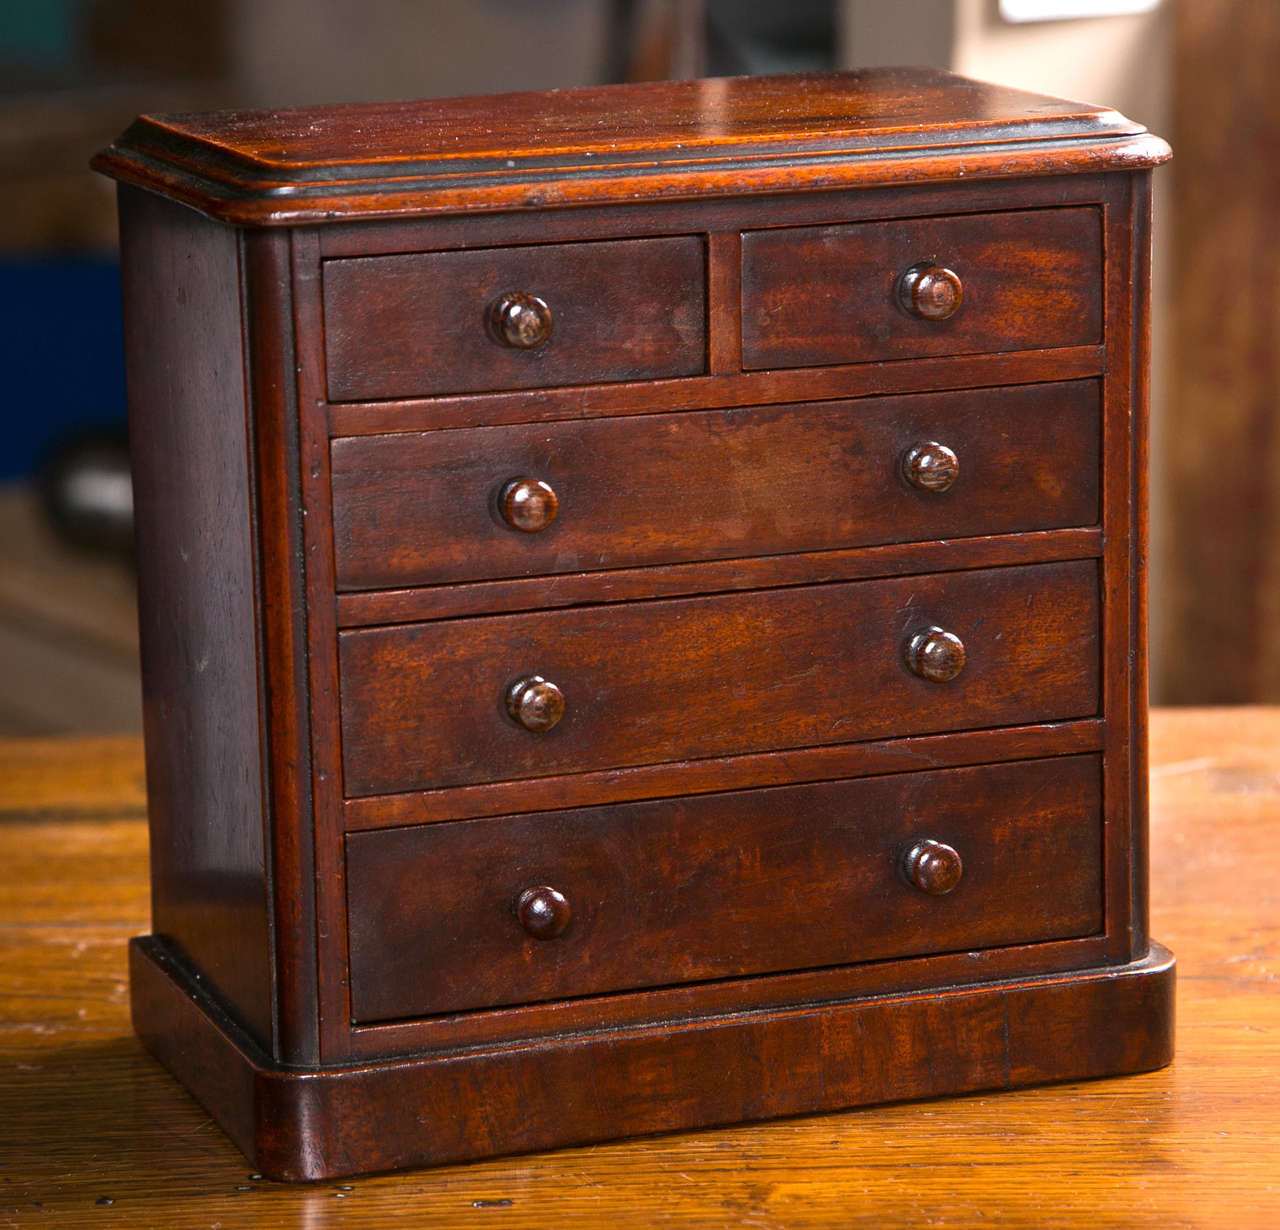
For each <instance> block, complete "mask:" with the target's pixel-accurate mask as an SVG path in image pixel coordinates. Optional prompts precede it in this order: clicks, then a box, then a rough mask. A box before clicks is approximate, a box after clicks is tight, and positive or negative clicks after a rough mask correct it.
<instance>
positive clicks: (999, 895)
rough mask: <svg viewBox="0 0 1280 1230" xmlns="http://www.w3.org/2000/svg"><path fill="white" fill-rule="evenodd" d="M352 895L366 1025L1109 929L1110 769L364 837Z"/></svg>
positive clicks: (1016, 766)
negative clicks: (952, 877) (918, 879)
mask: <svg viewBox="0 0 1280 1230" xmlns="http://www.w3.org/2000/svg"><path fill="white" fill-rule="evenodd" d="M922 842H937V843H940V844H941V845H943V846H946V847H948V848H949V852H950V853H954V855H956V856H958V860H959V861H958V870H959V882H958V883H957V884H955V886H954V887H951V888H950V889H949V891H945V892H943V893H941V894H940V895H934V893H931V892H927V891H925V890H924V889H923V888H921V887H917V885H916V883H914V882H913V880H912V879H911V878H910V869H909V862H908V856H909V854H910V852H912V851H913V850H915V849H916V848H917V846H918V844H919V843H922ZM932 849H933V850H935V851H936V850H937V847H932ZM950 853H947V852H943V855H942V856H943V857H944V858H949V857H950ZM933 857H935V858H937V857H938V855H937V854H935V855H934V856H933ZM956 866H957V865H956V864H955V863H954V862H953V863H942V870H943V872H944V873H945V872H954V871H955V870H956ZM926 882H928V881H926ZM347 887H348V898H349V900H348V925H349V928H350V941H351V946H350V952H351V997H352V1009H353V1013H354V1015H355V1017H356V1019H357V1020H384V1019H389V1018H396V1017H407V1016H420V1015H427V1014H430V1013H436V1012H451V1011H456V1010H460V1009H468V1008H485V1007H491V1006H495V1005H499V1004H514V1003H524V1002H529V1001H533V1000H545V999H558V998H563V997H567V996H573V995H587V994H592V993H596V992H603V991H618V990H626V989H629V988H638V987H649V986H661V985H664V984H671V983H680V982H690V981H694V980H698V979H708V978H727V977H737V976H741V975H746V974H762V973H768V972H771V971H777V970H790V969H806V968H813V967H817V966H830V965H842V964H846V963H850V962H856V961H872V960H882V959H885V958H889V957H907V956H918V955H923V954H926V953H937V952H948V951H957V950H968V949H975V948H988V947H994V946H998V945H1008V944H1026V943H1034V942H1036V941H1041V940H1052V939H1066V938H1071V937H1075V936H1082V935H1090V934H1094V933H1096V932H1098V931H1099V930H1100V929H1101V926H1102V824H1101V816H1100V761H1099V758H1098V757H1097V756H1070V757H1062V758H1058V759H1053V760H1038V761H1027V762H1022V763H1012V764H1001V765H987V766H981V767H977V768H964V769H949V770H939V771H933V772H924V773H907V774H902V775H899V776H892V777H878V778H867V779H863V780H858V781H841V782H825V783H821V784H817V785H805V786H787V787H777V788H773V789H765V790H753V791H746V792H738V793H732V794H718V795H704V796H701V797H695V798H685V799H664V800H660V801H656V802H644V803H630V804H625V805H620V806H612V807H596V808H590V809H583V810H579V811H564V812H552V813H546V814H541V815H534V816H511V817H501V818H498V819H492V820H470V821H464V822H459V823H447V824H435V825H424V826H421V827H418V828H411V829H397V830H390V831H385V832H377V833H356V834H352V835H350V836H348V838H347ZM931 887H932V888H933V889H934V890H935V892H936V890H938V889H945V888H946V887H947V885H946V882H945V881H938V880H934V881H933V882H931ZM530 890H532V891H530ZM538 890H541V892H539V891H538ZM548 890H550V891H548ZM552 894H554V896H553V895H552ZM521 905H523V906H524V918H523V920H522V917H521V909H520V907H521Z"/></svg>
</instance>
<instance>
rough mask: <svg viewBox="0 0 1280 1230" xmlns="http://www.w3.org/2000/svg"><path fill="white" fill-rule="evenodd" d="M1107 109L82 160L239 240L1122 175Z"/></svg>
mask: <svg viewBox="0 0 1280 1230" xmlns="http://www.w3.org/2000/svg"><path fill="white" fill-rule="evenodd" d="M1166 157H1168V147H1167V146H1165V144H1164V142H1162V141H1160V140H1159V138H1157V137H1153V136H1151V135H1150V134H1149V133H1147V131H1146V130H1145V129H1144V128H1143V127H1142V126H1141V125H1138V124H1134V123H1132V122H1131V121H1129V120H1127V119H1125V118H1124V117H1123V116H1122V115H1120V114H1118V113H1117V112H1115V111H1112V110H1109V109H1107V108H1102V107H1094V106H1089V105H1087V104H1083V103H1076V102H1070V101H1067V100H1064V99H1057V98H1049V97H1045V96H1042V95H1038V94H1031V93H1027V92H1026V91H1022V90H1015V89H1010V88H1008V87H1004V86H997V85H988V84H986V83H983V82H978V81H972V80H969V79H968V78H964V77H957V76H954V75H953V74H950V73H946V72H943V71H942V70H939V69H929V68H909V69H864V70H859V71H855V72H844V73H804V74H794V75H786V76H776V77H737V78H721V79H710V80H702V81H665V82H654V83H643V84H637V85H621V86H597V87H590V88H585V89H573V90H552V91H547V92H541V93H526V94H504V95H496V96H487V97H486V96H474V97H463V98H453V99H437V100H424V101H417V102H398V103H358V104H353V103H348V104H338V105H334V106H321V107H303V108H294V109H289V110H280V111H222V112H211V113H206V114H193V115H144V116H140V117H139V118H138V119H137V120H136V121H135V122H134V123H133V124H132V125H131V126H130V127H129V128H128V129H127V130H126V131H125V133H124V134H123V135H122V136H121V137H120V138H119V139H118V140H117V141H116V142H115V143H113V144H112V145H111V146H110V147H108V148H107V149H106V150H104V151H103V152H102V153H100V154H99V155H98V156H97V157H96V158H95V159H94V162H93V165H94V166H95V168H96V169H98V170H100V171H102V172H104V173H105V174H108V175H112V176H114V177H115V178H117V179H120V180H123V181H125V182H128V183H132V184H135V185H137V186H140V187H144V188H148V189H150V190H152V191H155V192H160V193H162V194H164V195H167V196H171V197H174V198H176V199H178V200H181V201H184V202H185V203H186V204H189V205H192V206H194V207H195V208H197V209H199V210H201V211H202V212H204V213H207V214H209V215H210V216H212V217H215V218H218V219H221V220H223V221H226V222H231V223H236V224H241V225H257V226H263V225H285V224H295V223H304V222H322V221H341V220H346V219H351V218H356V217H395V216H421V215H425V214H431V213H440V212H459V211H463V210H469V209H495V208H508V209H509V208H530V207H545V206H548V205H557V204H587V203H597V202H605V201H611V200H633V201H634V200H635V199H637V198H638V197H654V198H662V199H673V198H685V199H688V198H692V197H699V196H708V195H712V196H721V195H737V194H739V193H742V192H760V191H786V190H801V189H805V188H824V187H860V186H870V185H873V184H874V185H884V184H886V183H893V182H907V181H910V182H916V181H920V180H939V179H950V178H963V177H974V178H979V177H998V176H1008V175H1039V174H1056V173H1060V172H1068V171H1075V170H1089V171H1097V170H1108V169H1133V168H1137V167H1142V166H1152V165H1155V164H1156V163H1158V162H1161V161H1163V160H1164V159H1165V158H1166Z"/></svg>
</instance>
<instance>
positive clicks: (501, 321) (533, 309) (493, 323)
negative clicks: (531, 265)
mask: <svg viewBox="0 0 1280 1230" xmlns="http://www.w3.org/2000/svg"><path fill="white" fill-rule="evenodd" d="M489 327H490V328H491V329H492V330H493V335H494V337H496V338H497V339H498V341H500V342H501V343H502V344H503V345H504V346H514V347H515V348H516V349H517V350H532V349H533V348H534V347H535V346H541V345H542V344H543V342H545V341H546V340H547V339H548V338H549V337H550V336H551V309H550V308H549V307H548V306H547V304H546V301H545V300H542V299H539V298H538V296H537V295H527V294H525V293H524V291H520V290H513V291H508V292H507V293H506V294H505V295H500V296H499V297H498V298H497V299H495V300H494V301H493V303H492V304H491V305H490V307H489Z"/></svg>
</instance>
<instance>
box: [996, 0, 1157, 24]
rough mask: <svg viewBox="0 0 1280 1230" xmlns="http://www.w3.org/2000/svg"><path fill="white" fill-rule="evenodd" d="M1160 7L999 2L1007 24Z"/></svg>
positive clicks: (1131, 0) (1133, 2) (1066, 0)
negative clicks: (1009, 22) (1008, 22)
mask: <svg viewBox="0 0 1280 1230" xmlns="http://www.w3.org/2000/svg"><path fill="white" fill-rule="evenodd" d="M1159 5H1160V0H1000V16H1001V17H1003V18H1004V19H1005V21H1069V20H1070V19H1071V18H1073V17H1122V16H1124V15H1125V14H1126V13H1150V12H1151V11H1152V10H1153V9H1155V8H1158V7H1159Z"/></svg>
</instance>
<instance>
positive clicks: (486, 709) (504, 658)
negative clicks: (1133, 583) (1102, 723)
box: [338, 560, 1099, 797]
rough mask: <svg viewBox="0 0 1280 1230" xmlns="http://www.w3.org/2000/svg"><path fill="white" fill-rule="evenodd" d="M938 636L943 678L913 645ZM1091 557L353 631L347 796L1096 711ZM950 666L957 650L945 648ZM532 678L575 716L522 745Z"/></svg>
mask: <svg viewBox="0 0 1280 1230" xmlns="http://www.w3.org/2000/svg"><path fill="white" fill-rule="evenodd" d="M934 624H938V625H940V626H942V627H944V628H946V629H947V630H948V631H949V632H951V633H952V634H953V635H955V636H958V637H960V638H961V639H962V640H963V641H964V645H965V658H964V663H965V669H964V671H963V672H962V673H959V674H958V675H956V677H955V678H954V679H952V681H951V682H949V683H942V684H939V683H936V682H932V681H929V680H926V679H924V678H921V677H919V676H917V675H916V674H914V673H913V672H912V671H911V669H909V667H908V663H907V660H906V655H905V652H904V651H905V650H906V648H907V645H908V643H909V642H910V641H911V640H912V638H913V637H914V636H915V635H916V634H917V633H918V632H919V631H921V629H922V628H927V627H930V626H932V625H934ZM1097 627H1098V567H1097V563H1096V561H1094V560H1076V561H1071V562H1068V563H1061V564H1034V565H1030V566H1027V567H1022V568H992V569H974V570H972V571H965V572H947V573H940V574H937V575H929V576H911V577H894V578H890V579H884V580H875V581H855V582H849V583H842V584H832V585H821V586H794V587H789V588H786V589H771V590H758V591H754V592H752V593H748V594H729V595H712V596H708V597H698V598H672V599H659V600H656V601H649V602H634V603H628V604H626V605H621V606H613V605H607V606H590V607H583V608H580V609H574V610H568V611H547V612H540V611H532V612H528V613H525V614H520V615H493V616H488V617H485V618H480V619H474V620H448V621H442V622H439V623H424V624H407V625H400V626H395V627H390V628H361V629H356V630H353V631H348V632H343V633H341V634H340V636H339V638H338V640H339V645H338V652H339V658H340V664H341V679H342V686H341V695H342V706H341V713H342V718H341V720H342V757H343V785H344V788H345V791H346V793H347V795H348V796H349V797H355V796H360V795H376V794H389V793H394V792H399V791H406V790H421V789H432V788H438V787H441V786H465V785H472V784H477V783H481V782H496V781H507V780H512V779H514V778H519V777H546V776H548V775H550V774H553V773H578V772H584V771H591V770H602V769H611V768H620V767H624V766H632V765H644V764H658V763H661V762H666V761H680V760H685V759H695V758H699V757H706V756H732V755H736V754H742V753H745V752H764V751H776V750H780V749H787V748H800V747H812V746H820V745H822V744H834V743H849V742H855V741H860V740H864V739H876V738H890V737H892V736H894V735H912V734H926V733H936V732H939V731H947V730H956V731H959V730H970V729H974V728H976V727H986V726H1009V725H1015V724H1021V723H1025V722H1051V721H1061V720H1065V719H1068V718H1082V717H1092V716H1093V715H1094V714H1095V713H1097V711H1098V691H1099V689H1098V658H1099V646H1098V637H1097ZM939 656H945V657H946V658H947V660H948V661H951V662H954V660H955V658H956V654H955V652H954V649H953V650H952V651H951V652H949V653H945V655H944V653H943V651H941V650H940V651H939ZM531 673H537V674H541V675H545V676H546V678H548V679H550V680H552V681H553V682H554V683H555V684H556V686H557V687H558V688H559V689H560V690H561V691H562V692H563V693H564V718H563V720H562V721H560V722H559V723H558V724H557V725H556V726H555V729H554V730H547V731H545V732H544V733H541V734H536V735H532V736H531V735H530V733H529V732H528V730H522V729H520V727H519V726H517V725H516V724H514V723H512V722H511V721H509V720H508V717H507V714H506V713H505V712H504V709H503V706H502V705H501V703H500V702H501V699H502V697H503V696H504V695H505V694H506V691H507V689H508V688H509V687H510V685H511V684H512V683H513V682H515V681H516V680H518V679H520V678H522V677H525V676H527V675H529V674H531Z"/></svg>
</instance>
